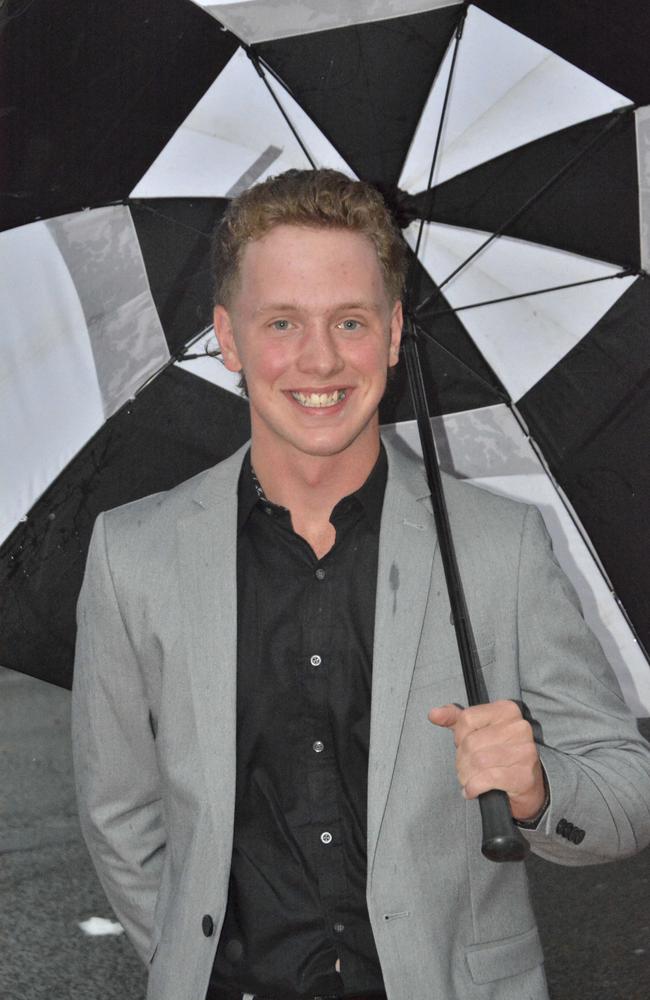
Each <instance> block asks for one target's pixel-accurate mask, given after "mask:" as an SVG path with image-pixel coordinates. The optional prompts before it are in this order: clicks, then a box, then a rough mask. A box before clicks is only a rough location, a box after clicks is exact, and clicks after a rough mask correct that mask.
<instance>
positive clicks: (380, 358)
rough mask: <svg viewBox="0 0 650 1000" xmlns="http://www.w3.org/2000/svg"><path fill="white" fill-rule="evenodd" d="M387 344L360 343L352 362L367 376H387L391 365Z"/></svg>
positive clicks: (380, 377)
mask: <svg viewBox="0 0 650 1000" xmlns="http://www.w3.org/2000/svg"><path fill="white" fill-rule="evenodd" d="M389 360H390V359H389V355H388V345H387V344H377V343H369V344H358V345H357V349H356V351H355V352H354V359H350V363H351V364H354V366H355V368H356V369H357V370H358V371H360V372H363V373H364V375H367V376H375V377H376V378H377V379H378V380H380V379H383V378H385V376H386V371H387V369H388V365H389Z"/></svg>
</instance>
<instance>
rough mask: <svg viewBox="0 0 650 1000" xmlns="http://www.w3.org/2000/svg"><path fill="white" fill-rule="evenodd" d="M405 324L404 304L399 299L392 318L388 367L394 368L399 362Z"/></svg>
mask: <svg viewBox="0 0 650 1000" xmlns="http://www.w3.org/2000/svg"><path fill="white" fill-rule="evenodd" d="M403 324H404V314H403V311H402V303H401V301H400V300H399V299H398V300H397V302H396V303H395V305H394V306H393V311H392V313H391V317H390V345H389V348H388V367H389V368H393V367H394V366H395V365H396V364H397V362H398V361H399V345H400V343H401V340H402V326H403Z"/></svg>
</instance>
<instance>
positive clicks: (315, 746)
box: [311, 740, 325, 753]
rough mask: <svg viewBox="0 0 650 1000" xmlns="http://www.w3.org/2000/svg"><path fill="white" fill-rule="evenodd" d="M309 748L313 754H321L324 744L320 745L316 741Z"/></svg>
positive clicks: (319, 742) (318, 741)
mask: <svg viewBox="0 0 650 1000" xmlns="http://www.w3.org/2000/svg"><path fill="white" fill-rule="evenodd" d="M311 748H312V750H313V751H314V753H322V751H323V750H324V749H325V744H324V743H321V741H320V740H316V742H315V743H312V745H311Z"/></svg>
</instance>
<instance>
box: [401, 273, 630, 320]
mask: <svg viewBox="0 0 650 1000" xmlns="http://www.w3.org/2000/svg"><path fill="white" fill-rule="evenodd" d="M640 274H641V272H640V271H638V270H635V269H633V268H627V269H625V270H624V271H617V272H616V274H605V275H603V276H602V277H600V278H585V279H584V280H583V281H571V282H568V283H567V284H566V285H550V286H549V287H548V288H536V289H533V290H532V291H529V292H519V293H518V294H517V295H502V296H501V297H500V298H498V299H484V300H483V302H470V303H468V304H467V305H464V306H456V307H452V306H450V307H449V308H448V309H438V310H436V312H432V313H428V315H427V318H428V319H433V318H434V317H436V316H448V315H449V314H450V313H459V312H464V311H465V310H466V309H479V308H480V307H481V306H493V305H497V304H498V303H499V302H514V301H515V300H516V299H527V298H529V297H530V296H531V295H546V293H547V292H561V291H562V290H563V289H565V288H580V287H581V286H582V285H595V284H596V282H598V281H611V280H612V278H631V277H632V276H634V275H636V276H639V275H640ZM426 301H427V300H426V299H425V302H423V303H422V305H423V306H424V305H425V303H426ZM419 311H420V309H419V308H418V312H419Z"/></svg>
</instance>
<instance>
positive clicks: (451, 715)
mask: <svg viewBox="0 0 650 1000" xmlns="http://www.w3.org/2000/svg"><path fill="white" fill-rule="evenodd" d="M464 711H465V709H463V708H460V706H459V705H441V706H440V707H439V708H432V709H431V710H430V711H429V714H428V719H429V722H433V724H434V726H443V727H444V728H445V729H453V728H454V726H455V725H457V723H458V721H459V719H460V718H461V716H462V714H463V712H464Z"/></svg>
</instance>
